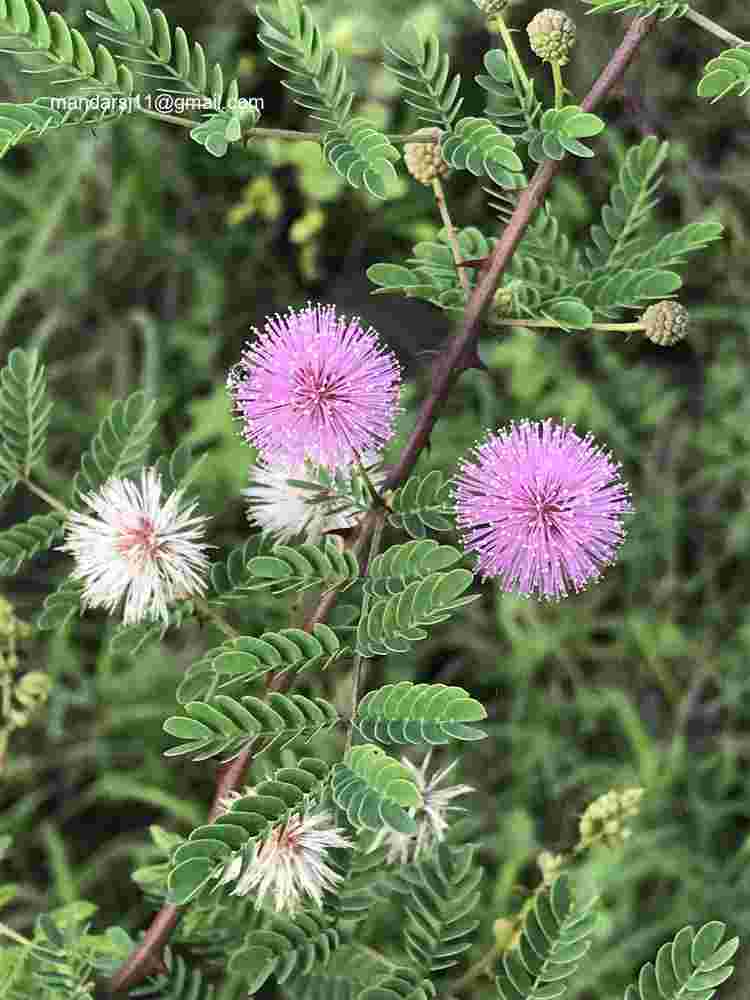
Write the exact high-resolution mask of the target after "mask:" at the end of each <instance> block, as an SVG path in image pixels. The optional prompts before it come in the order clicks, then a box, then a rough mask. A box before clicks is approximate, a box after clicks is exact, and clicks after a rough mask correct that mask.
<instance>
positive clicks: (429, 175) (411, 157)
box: [404, 128, 449, 184]
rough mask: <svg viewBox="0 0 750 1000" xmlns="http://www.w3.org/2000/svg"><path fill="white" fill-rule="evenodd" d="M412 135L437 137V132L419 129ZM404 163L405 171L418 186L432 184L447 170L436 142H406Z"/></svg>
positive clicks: (430, 129) (435, 130)
mask: <svg viewBox="0 0 750 1000" xmlns="http://www.w3.org/2000/svg"><path fill="white" fill-rule="evenodd" d="M414 134H415V135H430V134H432V135H435V136H436V137H437V136H439V132H438V130H437V129H434V128H421V129H419V131H418V132H415V133H414ZM404 162H405V163H406V169H407V170H408V171H409V173H410V174H411V175H412V177H414V178H415V179H416V180H418V181H419V183H420V184H432V182H433V181H434V180H435V178H436V177H442V176H444V175H445V174H447V173H448V169H449V168H448V164H447V163H446V162H445V160H444V159H443V157H442V154H441V152H440V145H439V143H437V142H407V143H406V145H405V146H404Z"/></svg>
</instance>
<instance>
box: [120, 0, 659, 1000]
mask: <svg viewBox="0 0 750 1000" xmlns="http://www.w3.org/2000/svg"><path fill="white" fill-rule="evenodd" d="M655 23H656V17H655V16H654V15H651V16H650V17H642V18H636V19H635V20H634V21H633V22H632V23H631V24H630V27H629V28H628V30H627V32H626V33H625V36H624V38H623V40H622V42H621V43H620V45H619V46H618V47H617V49H615V51H614V52H613V53H612V56H611V58H610V60H609V62H608V63H607V65H606V66H605V67H604V69H603V70H602V72H601V74H600V75H599V77H598V78H597V79H596V81H595V82H594V84H593V86H592V87H591V90H590V91H589V93H588V94H587V95H586V97H585V99H584V101H583V104H582V107H583V109H584V111H593V109H594V108H595V107H597V106H598V105H599V104H600V103H601V102H602V101H603V100H604V98H605V97H607V95H608V94H609V93H610V91H611V90H612V89H613V88H614V87H615V86H616V85H617V84H618V83H619V82H620V80H621V79H622V77H623V76H624V74H625V71H626V70H627V68H628V66H629V65H630V63H631V62H632V60H633V58H634V57H635V55H636V53H637V52H638V48H639V46H640V45H641V42H642V41H643V39H644V38H645V37H646V36H647V35H648V34H649V32H650V31H651V29H652V28H653V27H654V24H655ZM559 169H560V162H559V161H557V160H548V161H547V162H545V163H543V164H541V165H540V166H539V167H538V168H537V170H536V172H535V173H534V176H533V177H532V179H531V183H530V184H529V186H528V187H527V188H525V189H524V190H523V192H522V193H521V195H520V197H519V199H518V204H517V206H516V209H515V211H514V212H513V215H512V217H511V219H510V221H509V222H508V225H507V226H506V228H505V231H504V232H503V235H502V237H501V239H500V240H499V241H498V243H497V244H496V246H495V249H494V250H493V252H492V256H491V257H490V258H489V260H488V263H487V267H486V268H484V269H483V272H482V277H481V279H480V281H479V284H478V285H477V286H476V288H475V289H474V291H473V293H472V296H471V298H470V299H469V301H468V303H467V306H466V315H465V319H464V327H463V330H462V332H461V334H460V335H458V336H457V337H456V338H455V339H454V340H452V341H450V342H449V344H448V345H447V347H446V349H445V351H444V352H443V353H442V354H441V355H439V356H438V357H437V358H436V359H435V362H434V364H433V368H432V372H431V375H432V379H431V381H432V385H431V388H430V392H429V394H428V396H427V398H426V399H425V401H424V403H423V404H422V407H421V409H420V411H419V415H418V417H417V422H416V426H415V428H414V430H413V432H412V434H411V437H410V438H409V441H408V442H407V445H406V447H405V448H404V451H403V452H402V453H401V456H400V458H399V461H398V463H397V465H396V466H395V467H394V468H393V469H392V471H391V473H390V475H389V476H388V479H387V480H386V483H385V485H384V487H383V489H384V490H393V489H396V487H398V486H399V485H401V483H403V482H404V481H405V480H406V479H407V478H408V477H409V474H410V473H411V471H412V469H413V468H414V466H415V465H416V463H417V459H418V458H419V455H420V453H421V451H422V450H423V448H425V447H426V445H427V444H428V442H429V439H430V434H431V433H432V428H433V427H434V426H435V423H436V421H437V418H438V416H439V414H440V411H441V409H442V407H443V405H444V404H445V401H446V399H447V398H448V394H449V393H450V390H451V389H452V387H453V385H454V383H455V382H456V380H457V379H458V377H459V375H460V374H461V372H463V371H465V370H466V368H468V367H471V366H472V365H473V364H474V363H475V358H476V343H477V340H478V339H479V336H480V332H481V326H480V321H481V318H482V314H483V312H484V310H485V309H486V308H487V305H488V303H489V302H490V300H491V299H492V296H493V295H494V293H495V290H496V289H497V287H498V285H499V283H500V278H501V277H502V274H503V271H504V270H505V268H506V267H507V266H508V264H509V262H510V259H511V257H512V256H513V253H514V252H515V250H516V247H517V246H518V244H519V242H520V241H521V238H522V237H523V234H524V232H525V231H526V227H527V226H528V225H529V222H530V221H531V218H532V216H533V214H534V212H535V211H536V209H537V208H538V207H539V205H540V204H541V203H542V201H543V200H544V198H545V197H546V195H547V192H548V191H549V189H550V186H551V184H552V181H553V179H554V177H555V175H556V174H557V172H558V170H559ZM373 513H374V512H373ZM373 513H371V514H369V515H368V516H367V517H366V518H365V519H364V521H363V523H362V526H361V528H360V531H359V533H358V537H357V539H356V542H355V545H354V548H355V551H356V552H358V553H359V552H361V551H362V550H363V548H364V546H365V544H366V542H367V539H368V538H369V535H370V533H371V531H372V529H373V526H374V523H375V517H374V516H373ZM335 601H336V594H335V592H330V593H328V594H326V595H325V596H324V597H323V598H322V600H321V601H320V603H319V604H318V607H317V608H316V609H315V611H314V613H313V614H312V616H311V617H310V618H309V619H308V621H307V622H306V623H305V629H307V630H308V631H309V630H310V629H311V628H312V626H313V625H314V624H315V622H317V621H322V620H323V619H324V618H325V617H326V615H327V614H328V612H329V611H330V609H331V608H332V607H333V604H334V603H335ZM249 759H250V751H245V752H244V753H242V754H240V755H239V756H238V757H236V758H235V759H234V760H233V761H231V763H229V764H226V765H224V767H222V768H220V769H219V771H218V775H217V781H216V793H215V795H214V802H213V806H212V808H211V813H210V816H209V820H210V819H212V818H215V816H216V814H217V810H218V809H219V808H220V806H219V801H220V799H221V798H223V797H224V796H225V795H226V794H227V793H228V792H230V791H231V790H232V789H234V788H236V787H237V785H238V784H239V783H240V782H241V780H242V775H243V773H244V770H245V767H246V765H247V763H248V761H249ZM179 916H180V915H179V911H178V908H177V907H175V906H173V905H171V904H167V905H165V906H163V907H162V908H161V910H159V912H158V913H157V914H156V916H155V917H154V919H153V921H152V922H151V924H150V926H149V928H148V930H147V931H146V933H145V935H144V937H143V940H142V941H141V943H140V944H139V945H138V947H137V948H136V949H135V950H134V951H133V953H132V954H131V955H130V956H129V958H128V959H127V960H126V961H125V963H124V964H123V965H122V966H121V967H120V969H119V970H118V972H117V973H116V974H115V976H114V977H113V978H112V981H111V983H110V989H111V990H112V992H113V993H122V992H124V991H125V990H126V989H128V988H129V987H131V986H135V985H137V984H138V983H140V982H142V981H143V980H144V979H146V977H147V976H149V975H153V974H154V973H155V972H158V971H160V970H162V969H163V960H162V958H161V953H162V949H163V948H164V946H165V945H166V943H167V941H168V940H169V938H170V936H171V934H172V931H173V930H174V928H175V927H176V926H177V922H178V920H179Z"/></svg>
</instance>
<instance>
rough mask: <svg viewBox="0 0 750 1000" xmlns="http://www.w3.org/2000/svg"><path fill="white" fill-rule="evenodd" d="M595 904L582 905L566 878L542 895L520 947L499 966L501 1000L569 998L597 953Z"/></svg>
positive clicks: (527, 920) (526, 923)
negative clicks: (573, 982)
mask: <svg viewBox="0 0 750 1000" xmlns="http://www.w3.org/2000/svg"><path fill="white" fill-rule="evenodd" d="M595 903H596V899H592V900H590V901H589V902H587V903H585V904H580V903H578V902H577V900H576V899H575V896H574V895H573V894H572V892H571V889H570V886H569V883H568V878H567V875H564V874H563V875H559V876H558V877H557V878H556V879H555V881H554V882H553V883H552V885H551V886H550V887H549V889H542V890H540V891H539V892H538V894H537V896H536V900H535V902H534V906H533V907H532V908H531V909H530V910H529V911H528V912H527V914H526V918H525V920H524V923H523V929H522V931H521V937H520V940H519V942H518V944H517V945H516V946H515V947H514V948H512V949H510V950H509V951H506V952H505V954H504V956H503V958H502V961H501V962H500V963H499V970H498V976H497V978H496V980H495V983H496V986H497V992H498V996H499V997H500V1000H555V998H557V997H561V996H562V995H563V993H565V990H566V988H567V980H568V979H569V978H570V977H571V976H572V975H573V974H574V973H575V971H576V969H578V967H579V965H580V963H581V961H582V959H583V958H584V957H585V955H586V953H587V952H588V950H589V948H590V947H591V941H590V940H589V938H590V935H591V933H592V931H593V928H594V924H595V922H596V912H595V911H594V910H593V906H594V904H595Z"/></svg>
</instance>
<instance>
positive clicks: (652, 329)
mask: <svg viewBox="0 0 750 1000" xmlns="http://www.w3.org/2000/svg"><path fill="white" fill-rule="evenodd" d="M689 320H690V315H689V313H688V311H687V309H686V308H685V306H683V305H682V304H681V303H680V302H674V301H673V300H671V299H664V301H662V302H654V304H653V305H650V306H649V307H648V309H647V310H646V311H645V312H644V314H643V315H642V316H641V323H643V325H644V327H645V330H644V332H645V334H646V336H647V337H648V339H649V340H652V341H653V342H654V343H655V344H659V345H660V346H661V347H671V346H672V344H676V343H677V342H678V341H680V340H682V339H683V338H684V337H686V336H687V332H688V322H689Z"/></svg>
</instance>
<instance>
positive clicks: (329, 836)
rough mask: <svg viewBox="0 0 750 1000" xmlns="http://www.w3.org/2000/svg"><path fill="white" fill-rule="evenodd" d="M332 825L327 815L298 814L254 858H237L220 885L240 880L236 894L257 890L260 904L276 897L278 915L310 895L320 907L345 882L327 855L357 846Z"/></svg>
mask: <svg viewBox="0 0 750 1000" xmlns="http://www.w3.org/2000/svg"><path fill="white" fill-rule="evenodd" d="M331 822H332V821H331V817H330V816H329V814H328V813H326V812H320V813H311V814H307V815H304V814H303V815H299V814H298V813H294V814H293V815H292V816H290V817H289V818H288V819H287V820H286V822H285V823H280V824H278V825H277V826H274V827H273V828H272V829H271V831H270V833H269V834H268V836H267V837H266V838H265V839H264V840H261V841H260V842H257V841H256V842H255V843H254V844H253V846H252V848H251V852H252V853H251V854H250V857H249V859H248V860H245V859H244V858H243V856H242V854H241V853H238V854H235V855H233V856H232V857H231V858H230V860H229V861H228V863H227V864H226V866H225V868H224V871H223V872H222V874H221V881H220V883H219V884H220V885H223V884H224V883H226V882H232V881H234V880H235V879H237V885H236V886H235V887H234V889H233V890H232V895H233V896H246V895H247V894H248V893H249V892H252V891H254V892H255V893H256V897H255V905H256V906H261V905H262V904H263V901H264V899H265V898H266V896H268V895H270V896H271V897H272V898H273V903H274V909H275V910H276V912H277V913H279V912H281V911H282V910H285V911H286V912H288V913H292V912H294V910H296V909H297V908H298V907H299V905H300V903H301V902H302V900H303V897H304V896H308V897H310V898H311V899H313V900H314V901H315V902H316V903H317V904H318V906H320V905H321V903H322V901H323V893H324V892H326V891H328V890H330V889H333V888H334V887H335V885H336V883H337V882H338V881H340V879H341V876H340V875H339V874H338V873H337V872H335V871H334V870H333V868H331V867H330V865H328V864H327V863H326V851H327V850H328V849H329V848H332V847H353V846H354V845H353V844H352V842H351V841H350V840H348V839H347V838H346V837H343V836H342V833H343V831H342V830H339V829H336V828H334V827H333V826H332V825H331Z"/></svg>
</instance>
